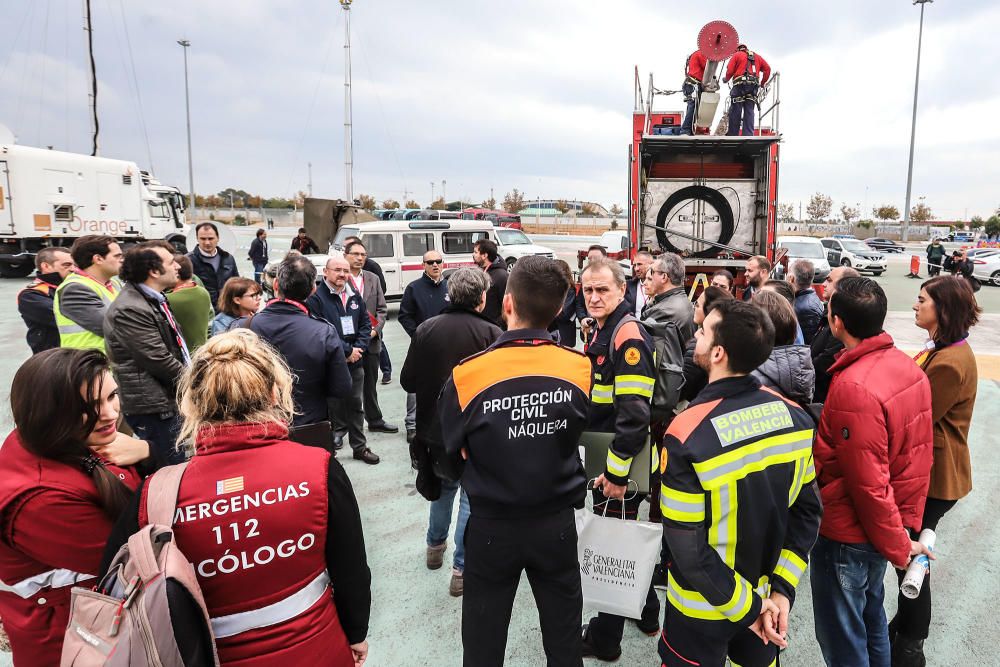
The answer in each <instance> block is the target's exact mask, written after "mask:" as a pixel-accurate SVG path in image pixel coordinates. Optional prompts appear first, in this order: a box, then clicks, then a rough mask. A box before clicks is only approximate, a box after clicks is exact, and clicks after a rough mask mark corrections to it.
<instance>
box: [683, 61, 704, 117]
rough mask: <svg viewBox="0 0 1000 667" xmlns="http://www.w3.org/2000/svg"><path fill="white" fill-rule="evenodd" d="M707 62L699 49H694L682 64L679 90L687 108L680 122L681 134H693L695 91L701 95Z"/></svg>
mask: <svg viewBox="0 0 1000 667" xmlns="http://www.w3.org/2000/svg"><path fill="white" fill-rule="evenodd" d="M707 64H708V61H707V60H706V59H705V56H704V55H702V53H701V51H695V52H694V53H692V54H691V55H689V56H688V59H687V64H686V65H685V66H684V85H683V86H681V92H683V93H684V101H685V102H686V103H687V110H686V111H685V113H684V122H683V123H682V124H681V134H694V108H695V103H696V102H697V98H696V97H695V91H697V92H698V94H699V95H701V82H702V80H703V79H704V78H705V66H706V65H707Z"/></svg>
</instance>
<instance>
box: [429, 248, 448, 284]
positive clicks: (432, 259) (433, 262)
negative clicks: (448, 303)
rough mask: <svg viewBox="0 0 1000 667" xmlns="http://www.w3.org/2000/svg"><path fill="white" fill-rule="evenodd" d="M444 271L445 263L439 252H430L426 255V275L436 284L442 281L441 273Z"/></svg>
mask: <svg viewBox="0 0 1000 667" xmlns="http://www.w3.org/2000/svg"><path fill="white" fill-rule="evenodd" d="M443 271H444V261H443V260H442V259H441V253H439V252H438V251H437V250H428V251H427V252H425V253H424V273H425V274H426V275H427V277H428V278H430V279H431V280H433V281H434V282H438V281H439V280H441V273H442V272H443Z"/></svg>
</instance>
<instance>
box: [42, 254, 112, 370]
mask: <svg viewBox="0 0 1000 667" xmlns="http://www.w3.org/2000/svg"><path fill="white" fill-rule="evenodd" d="M67 285H85V286H86V287H87V289H90V290H93V292H94V293H95V294H96V295H97V296H98V297H99V298H100V299H101V303H103V304H104V307H105V308H107V307H108V306H110V305H111V302H112V301H114V300H115V296H117V292H116V291H115V290H114V289H110V288H108V286H107V285H103V284H102V283H100V282H98V281H97V280H95V279H94V278H92V277H90V276H88V275H86V274H84V273H80V272H76V271H74V272H73V273H70V274H69V275H68V276H66V278H65V279H64V280H63V281H62V283H61V284H60V285H59V287H58V289H56V296H55V302H54V303H53V304H52V313H53V314H54V315H55V317H56V327H57V328H58V329H59V346H60V347H70V348H74V349H78V350H89V349H97V350H100V351H101V352H104V351H105V349H104V337H103V336H98V335H97V334H95V333H93V332H91V331H88V330H87V329H84V328H83V327H82V326H80V325H79V324H77V323H76V322H74V321H73V320H71V319H69V318H68V317H66V316H65V315H63V314H62V311H61V310H60V309H59V297H60V295H61V294H62V293H63V291H64V290H65V289H66V286H67Z"/></svg>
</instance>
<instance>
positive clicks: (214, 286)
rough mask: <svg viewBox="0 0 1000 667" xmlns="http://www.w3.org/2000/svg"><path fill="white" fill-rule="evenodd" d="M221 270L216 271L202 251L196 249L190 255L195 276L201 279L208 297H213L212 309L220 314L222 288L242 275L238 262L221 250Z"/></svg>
mask: <svg viewBox="0 0 1000 667" xmlns="http://www.w3.org/2000/svg"><path fill="white" fill-rule="evenodd" d="M219 257H220V259H219V270H218V271H216V270H215V269H214V268H212V265H211V264H209V263H208V261H206V260H205V258H204V257H202V255H201V251H200V250H198V249H197V248H195V249H194V250H193V251H191V252H189V253H188V259H190V260H191V265H192V266H193V267H194V275H196V276H198V277H199V278H201V283H202V285H204V286H205V289H207V290H208V295H209V296H210V297H212V308H215V312H219V292H221V291H222V286H223V285H225V284H226V281H227V280H229V279H230V278H237V277H239V275H240V272H239V269H237V268H236V260H235V259H233V256H232V255H230V254H229V253H228V252H226V251H225V250H223V249H222V248H219Z"/></svg>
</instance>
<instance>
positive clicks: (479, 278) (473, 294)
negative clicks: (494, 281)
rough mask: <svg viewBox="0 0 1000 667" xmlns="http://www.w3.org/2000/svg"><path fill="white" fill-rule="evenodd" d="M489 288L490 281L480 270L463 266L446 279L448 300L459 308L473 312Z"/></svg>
mask: <svg viewBox="0 0 1000 667" xmlns="http://www.w3.org/2000/svg"><path fill="white" fill-rule="evenodd" d="M489 287H490V279H489V277H488V276H487V275H486V273H484V272H483V270H482V269H474V268H472V267H471V266H465V267H462V268H461V269H459V270H457V271H455V273H453V274H451V276H449V277H448V298H449V299H450V300H451V302H452V304H454V305H456V306H458V307H460V308H468V309H469V310H475V309H476V308H478V307H479V304H480V303H481V302H482V300H483V292H485V291H486V290H488V289H489Z"/></svg>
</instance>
